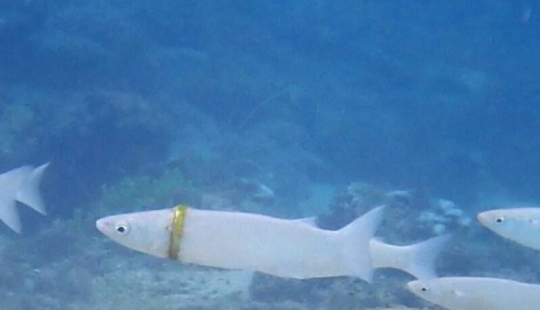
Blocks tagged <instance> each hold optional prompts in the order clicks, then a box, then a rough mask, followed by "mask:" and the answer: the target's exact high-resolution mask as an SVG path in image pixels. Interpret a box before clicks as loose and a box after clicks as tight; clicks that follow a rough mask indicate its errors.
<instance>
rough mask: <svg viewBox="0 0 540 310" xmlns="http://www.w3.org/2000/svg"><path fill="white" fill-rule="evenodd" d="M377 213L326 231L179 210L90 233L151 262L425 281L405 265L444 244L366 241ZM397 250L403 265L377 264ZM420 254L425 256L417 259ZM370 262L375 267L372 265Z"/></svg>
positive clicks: (131, 217)
mask: <svg viewBox="0 0 540 310" xmlns="http://www.w3.org/2000/svg"><path fill="white" fill-rule="evenodd" d="M382 214H383V207H378V208H375V209H373V210H371V211H369V212H368V213H366V214H364V215H363V216H361V217H359V218H358V219H356V220H355V221H353V222H352V223H350V224H349V225H347V226H345V227H343V228H342V229H340V230H337V231H330V230H323V229H320V228H318V227H316V225H315V224H314V221H313V218H308V219H297V220H289V219H279V218H274V217H269V216H265V215H259V214H251V213H240V212H225V211H212V210H198V209H192V208H188V207H186V206H179V207H176V208H173V209H164V210H154V211H145V212H137V213H128V214H120V215H113V216H109V217H105V218H102V219H99V220H98V221H97V222H96V227H97V228H98V230H100V231H101V232H102V233H103V234H104V235H105V236H107V237H109V238H110V239H112V240H113V241H115V242H117V243H119V244H121V245H123V246H125V247H127V248H130V249H134V250H137V251H140V252H143V253H147V254H151V255H154V256H157V257H162V258H169V259H173V260H178V261H180V262H183V263H193V264H198V265H204V266H210V267H219V268H227V269H241V270H249V271H259V272H263V273H266V274H270V275H274V276H278V277H284V278H296V279H307V278H324V277H335V276H352V277H357V278H360V279H363V280H365V281H367V282H370V281H371V279H372V273H373V268H374V266H376V267H380V268H382V267H397V268H404V269H410V270H405V271H407V272H409V273H411V274H418V275H422V276H423V275H431V274H432V272H431V271H429V270H428V271H424V270H422V266H421V263H420V264H417V263H415V262H409V261H407V260H408V259H417V258H420V257H429V256H431V257H434V256H436V254H435V255H432V253H435V252H438V250H439V248H441V244H442V242H443V241H444V240H442V239H439V242H433V244H432V246H418V247H414V246H410V247H395V248H393V247H392V246H389V245H385V244H383V243H381V242H378V241H374V242H372V237H373V235H374V233H375V230H376V229H377V227H378V226H379V224H380V222H381V219H382ZM396 249H397V251H398V252H399V251H401V252H399V253H400V255H401V254H403V253H407V254H403V256H402V257H403V260H399V259H398V262H395V261H392V260H391V259H388V258H386V259H385V260H380V261H379V259H380V258H381V257H385V256H388V255H396V254H397V253H396ZM419 250H422V251H427V252H429V253H430V254H428V255H421V254H418V251H419ZM413 252H414V253H413ZM373 253H375V254H373ZM372 257H374V258H375V259H376V260H377V262H375V263H372ZM410 266H414V267H410ZM427 266H428V267H431V266H432V265H431V264H429V263H428V264H427Z"/></svg>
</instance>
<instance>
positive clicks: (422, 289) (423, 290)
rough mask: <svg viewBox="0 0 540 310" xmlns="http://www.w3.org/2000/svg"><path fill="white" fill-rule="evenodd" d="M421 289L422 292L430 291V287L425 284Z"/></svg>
mask: <svg viewBox="0 0 540 310" xmlns="http://www.w3.org/2000/svg"><path fill="white" fill-rule="evenodd" d="M420 290H421V291H422V292H427V291H429V289H428V288H427V287H425V286H422V287H421V288H420Z"/></svg>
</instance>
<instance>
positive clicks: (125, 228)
mask: <svg viewBox="0 0 540 310" xmlns="http://www.w3.org/2000/svg"><path fill="white" fill-rule="evenodd" d="M114 230H116V232H117V233H119V234H121V235H125V234H127V233H128V232H129V225H128V224H127V223H125V222H120V223H117V224H116V225H115V226H114Z"/></svg>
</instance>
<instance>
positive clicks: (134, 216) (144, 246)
mask: <svg viewBox="0 0 540 310" xmlns="http://www.w3.org/2000/svg"><path fill="white" fill-rule="evenodd" d="M173 216H174V210H173V209H165V210H153V211H144V212H135V213H126V214H119V215H112V216H107V217H104V218H101V219H99V220H97V221H96V228H97V229H98V230H99V231H100V232H101V233H103V234H104V235H105V236H107V237H108V238H110V239H111V240H113V241H115V242H117V243H119V244H121V245H123V246H125V247H127V248H130V249H133V250H136V251H139V252H143V253H146V254H150V255H154V256H158V257H162V258H166V257H168V255H169V246H170V244H169V242H170V235H171V223H172V220H173Z"/></svg>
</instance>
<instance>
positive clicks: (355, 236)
mask: <svg viewBox="0 0 540 310" xmlns="http://www.w3.org/2000/svg"><path fill="white" fill-rule="evenodd" d="M383 211H384V207H383V206H381V207H377V208H375V209H373V210H371V211H369V212H368V213H366V214H364V215H363V216H361V217H359V218H358V219H356V220H355V221H353V222H352V223H350V224H349V225H347V226H345V227H343V228H342V229H341V230H339V232H338V233H339V234H342V235H343V241H344V246H343V253H342V255H343V263H344V266H345V268H347V269H348V270H350V273H349V275H350V276H355V277H358V278H361V279H363V280H364V281H366V282H371V279H372V276H373V267H372V263H371V255H370V251H369V242H370V240H371V239H372V238H373V235H374V234H375V231H376V230H377V228H378V227H379V224H380V223H381V221H382V215H383Z"/></svg>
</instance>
